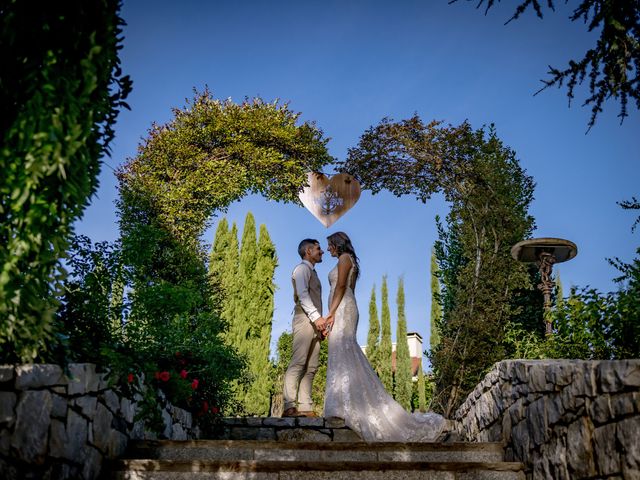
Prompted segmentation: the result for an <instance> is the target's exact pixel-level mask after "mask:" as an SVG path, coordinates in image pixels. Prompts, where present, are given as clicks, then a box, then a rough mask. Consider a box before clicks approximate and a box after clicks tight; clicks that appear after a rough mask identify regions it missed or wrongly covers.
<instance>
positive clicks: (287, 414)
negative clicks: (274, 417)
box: [282, 407, 300, 417]
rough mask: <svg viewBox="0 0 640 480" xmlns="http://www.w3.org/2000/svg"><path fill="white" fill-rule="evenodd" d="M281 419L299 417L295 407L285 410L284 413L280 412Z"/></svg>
mask: <svg viewBox="0 0 640 480" xmlns="http://www.w3.org/2000/svg"><path fill="white" fill-rule="evenodd" d="M282 416H283V417H299V416H300V412H298V409H297V408H296V407H290V408H287V409H286V410H285V411H284V412H282Z"/></svg>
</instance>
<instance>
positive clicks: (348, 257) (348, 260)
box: [338, 253, 353, 265]
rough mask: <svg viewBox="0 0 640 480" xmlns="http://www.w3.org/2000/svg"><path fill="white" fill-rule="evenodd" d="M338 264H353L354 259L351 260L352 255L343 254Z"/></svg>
mask: <svg viewBox="0 0 640 480" xmlns="http://www.w3.org/2000/svg"><path fill="white" fill-rule="evenodd" d="M338 263H346V264H348V265H351V264H353V259H352V258H351V255H350V254H348V253H343V254H342V255H340V257H338Z"/></svg>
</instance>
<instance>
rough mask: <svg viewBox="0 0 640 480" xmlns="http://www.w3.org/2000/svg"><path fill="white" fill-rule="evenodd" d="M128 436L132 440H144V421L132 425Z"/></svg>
mask: <svg viewBox="0 0 640 480" xmlns="http://www.w3.org/2000/svg"><path fill="white" fill-rule="evenodd" d="M129 436H130V437H131V439H132V440H142V439H143V438H144V421H142V420H138V421H137V422H136V423H134V424H133V428H132V429H131V432H129Z"/></svg>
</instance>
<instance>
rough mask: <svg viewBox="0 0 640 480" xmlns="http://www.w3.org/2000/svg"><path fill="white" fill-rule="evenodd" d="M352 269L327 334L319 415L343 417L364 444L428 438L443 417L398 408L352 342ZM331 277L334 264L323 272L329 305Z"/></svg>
mask: <svg viewBox="0 0 640 480" xmlns="http://www.w3.org/2000/svg"><path fill="white" fill-rule="evenodd" d="M351 261H352V265H355V263H354V262H353V258H352V259H351ZM354 272H355V267H354V266H352V267H351V270H350V271H349V275H348V278H347V289H346V291H345V294H344V297H343V298H342V301H341V302H340V305H339V306H338V310H337V311H336V315H335V323H334V324H333V328H332V330H331V333H330V335H329V360H328V365H327V388H326V393H325V401H324V416H325V418H330V417H339V418H343V419H344V421H345V424H346V425H347V426H348V427H349V428H351V429H352V430H353V431H354V432H356V433H358V434H359V435H360V437H361V438H362V439H363V440H364V441H366V442H433V441H435V440H436V439H437V438H438V436H439V435H440V433H441V432H442V429H443V428H444V424H445V420H444V418H443V417H442V416H440V415H438V414H435V413H416V414H410V413H408V412H407V411H406V410H405V409H404V408H402V406H401V405H400V404H399V403H398V402H396V401H395V400H394V399H393V398H392V397H391V395H389V394H388V393H387V392H386V391H385V389H384V386H383V385H382V382H381V381H380V379H379V378H378V375H377V374H376V373H375V371H374V370H373V369H372V368H371V365H370V364H369V361H368V360H367V357H366V356H365V355H364V353H363V352H362V350H361V349H360V346H359V345H358V342H357V340H356V330H357V327H358V305H357V303H356V298H355V295H354V293H353V289H352V288H351V286H352V285H353V283H352V276H353V275H354ZM337 281H338V267H337V266H336V267H335V268H334V269H333V270H331V272H329V283H330V284H331V293H330V294H329V305H331V299H332V298H333V292H334V290H335V286H336V283H337ZM389 361H391V359H389Z"/></svg>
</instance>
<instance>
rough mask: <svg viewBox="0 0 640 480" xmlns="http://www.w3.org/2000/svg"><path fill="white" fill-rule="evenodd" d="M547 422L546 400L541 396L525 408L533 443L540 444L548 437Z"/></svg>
mask: <svg viewBox="0 0 640 480" xmlns="http://www.w3.org/2000/svg"><path fill="white" fill-rule="evenodd" d="M548 424H549V421H548V419H547V411H546V402H545V399H544V397H543V398H540V399H539V400H536V401H535V402H533V403H532V404H531V405H529V407H528V408H527V428H528V430H529V434H530V435H531V439H532V440H533V443H534V445H536V446H538V445H542V444H543V443H545V442H546V441H547V439H548V438H549V427H548Z"/></svg>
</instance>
